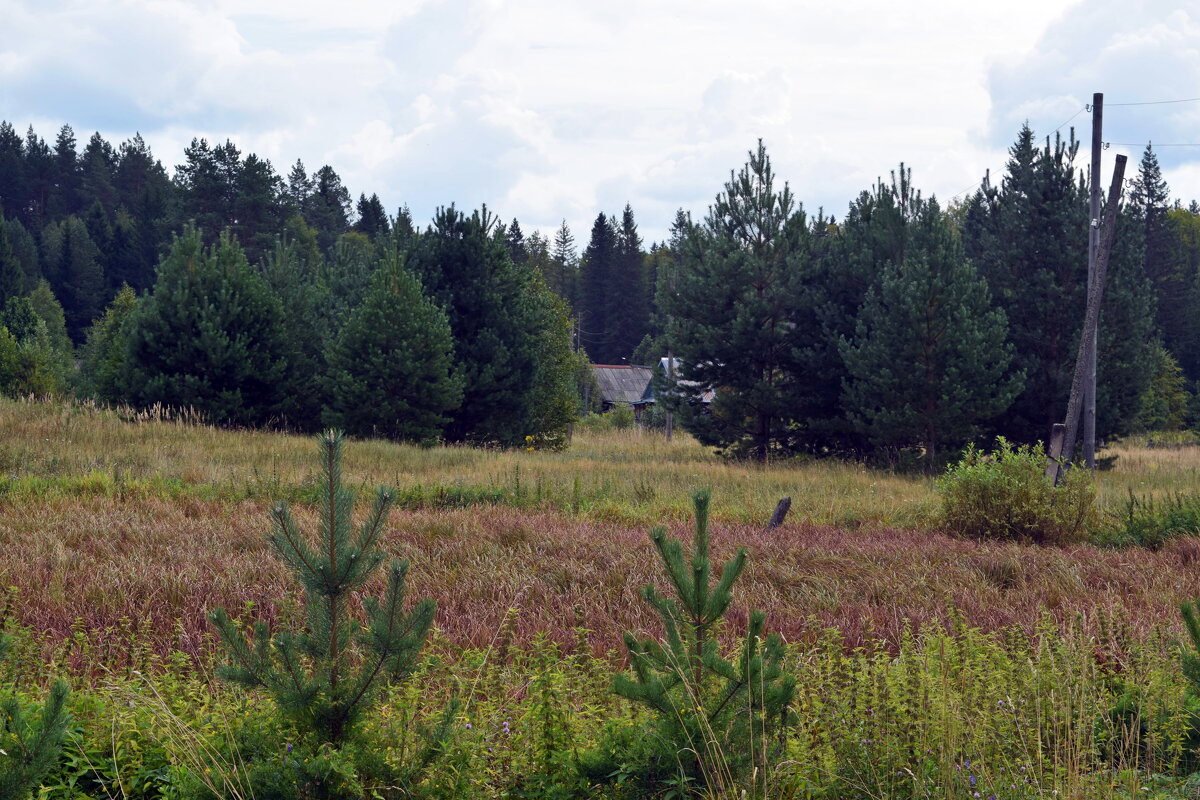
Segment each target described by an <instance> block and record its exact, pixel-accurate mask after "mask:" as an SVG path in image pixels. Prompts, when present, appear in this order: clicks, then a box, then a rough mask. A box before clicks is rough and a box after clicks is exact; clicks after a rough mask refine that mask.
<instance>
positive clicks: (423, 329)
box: [325, 255, 463, 444]
mask: <svg viewBox="0 0 1200 800" xmlns="http://www.w3.org/2000/svg"><path fill="white" fill-rule="evenodd" d="M453 368H454V340H453V339H452V338H451V335H450V323H449V321H448V320H447V319H446V314H445V312H443V311H442V310H441V309H440V308H438V307H437V306H436V305H434V304H433V303H432V302H430V301H429V300H428V299H426V298H425V297H424V296H423V295H422V293H421V284H420V282H419V281H418V280H417V279H416V278H415V277H414V276H413V275H412V274H411V273H410V272H408V271H407V270H406V269H404V267H403V265H402V264H401V261H400V258H399V257H398V256H396V255H391V256H389V259H388V261H386V262H385V263H384V264H383V265H382V266H381V267H380V268H379V269H378V270H377V271H376V272H375V274H374V276H373V277H372V280H371V287H370V290H369V291H368V292H367V295H366V297H365V298H364V299H363V302H362V304H361V305H360V306H358V307H357V308H356V309H354V311H353V312H352V313H351V314H350V317H349V319H348V320H347V321H346V324H345V327H344V328H343V330H342V333H341V335H340V336H339V337H338V339H337V341H336V342H335V343H334V344H333V347H332V349H331V351H330V354H329V372H328V377H327V378H326V380H325V394H326V396H328V398H329V400H328V407H327V410H326V414H325V421H326V423H327V424H330V425H334V426H338V427H344V428H345V429H346V431H347V432H349V433H352V434H357V435H363V436H372V435H374V436H384V437H387V438H389V439H397V440H400V441H410V442H417V443H420V444H434V443H435V442H437V440H438V439H439V438H440V437H441V434H442V430H443V429H444V428H445V426H446V423H448V422H449V421H450V415H451V414H452V413H453V412H454V411H455V410H456V409H457V408H458V405H459V402H460V401H461V399H462V395H463V386H462V379H461V378H460V377H459V376H458V375H456V374H454V372H453Z"/></svg>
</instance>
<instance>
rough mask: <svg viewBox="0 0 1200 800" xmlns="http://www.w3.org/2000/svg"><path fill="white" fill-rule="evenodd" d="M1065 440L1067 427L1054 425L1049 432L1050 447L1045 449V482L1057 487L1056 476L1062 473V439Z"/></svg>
mask: <svg viewBox="0 0 1200 800" xmlns="http://www.w3.org/2000/svg"><path fill="white" fill-rule="evenodd" d="M1065 438H1067V426H1066V425H1064V424H1062V423H1061V422H1056V423H1054V427H1053V429H1052V430H1051V432H1050V446H1049V447H1047V448H1046V480H1048V481H1049V482H1050V483H1053V484H1054V485H1056V486H1057V485H1058V474H1059V472H1061V471H1062V452H1063V439H1065Z"/></svg>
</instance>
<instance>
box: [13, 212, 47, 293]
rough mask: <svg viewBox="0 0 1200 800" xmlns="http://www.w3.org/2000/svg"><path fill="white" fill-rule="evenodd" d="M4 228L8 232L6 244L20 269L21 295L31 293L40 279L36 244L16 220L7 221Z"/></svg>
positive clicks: (40, 271) (40, 270)
mask: <svg viewBox="0 0 1200 800" xmlns="http://www.w3.org/2000/svg"><path fill="white" fill-rule="evenodd" d="M5 227H6V228H7V231H8V244H9V247H10V248H11V249H12V254H13V258H15V259H16V260H17V264H19V265H20V267H21V280H22V282H21V293H22V294H24V293H26V292H31V291H33V287H35V286H37V284H38V281H40V280H41V279H42V267H41V264H40V263H39V261H38V248H37V242H36V241H34V238H33V236H31V235H30V234H29V231H27V230H26V229H25V226H24V225H22V224H21V221H20V220H18V219H10V220H8V221H7V223H5Z"/></svg>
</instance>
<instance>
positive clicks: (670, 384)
mask: <svg viewBox="0 0 1200 800" xmlns="http://www.w3.org/2000/svg"><path fill="white" fill-rule="evenodd" d="M667 390H668V391H670V392H671V394H672V395H674V393H675V359H674V358H672V357H671V346H670V345H667ZM663 400H664V401H665V400H666V398H665V397H664V398H663ZM663 405H665V406H666V407H667V441H668V442H669V441H671V437H672V436H673V435H674V434H675V415H674V414H673V413H671V404H670V403H667V402H664V403H663Z"/></svg>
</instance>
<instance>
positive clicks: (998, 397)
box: [839, 166, 1021, 471]
mask: <svg viewBox="0 0 1200 800" xmlns="http://www.w3.org/2000/svg"><path fill="white" fill-rule="evenodd" d="M901 182H903V183H904V184H907V183H908V176H907V175H906V173H905V170H904V167H903V166H901ZM885 191H889V192H890V193H891V194H892V195H893V197H897V196H898V195H900V193H901V191H902V190H901V187H900V185H899V183H898V182H897V181H896V179H895V176H894V175H893V184H892V187H891V188H890V189H889V190H885ZM900 219H901V223H902V226H901V229H900V230H899V231H894V232H890V233H893V234H894V235H895V236H896V237H897V239H896V244H897V245H900V246H899V247H898V248H897V250H898V251H899V252H898V253H895V254H893V255H892V256H891V257H889V258H888V260H886V261H885V262H884V263H883V264H882V265H881V270H880V273H879V276H878V278H877V279H876V281H875V283H874V285H873V286H872V287H871V288H870V289H868V291H867V294H866V298H865V302H864V303H863V305H862V307H861V309H860V310H859V313H858V318H857V324H856V330H855V335H854V337H853V339H849V340H848V339H842V340H841V344H840V348H839V349H840V352H841V355H842V358H843V361H844V362H845V364H846V369H847V373H848V379H847V381H846V383H845V388H844V392H843V398H844V399H843V402H844V404H845V407H846V410H847V413H848V414H849V417H850V419H851V420H852V421H853V422H854V424H855V425H856V426H857V427H858V428H859V430H860V431H861V432H862V433H863V434H864V435H865V436H866V437H867V438H868V439H869V441H870V442H871V444H872V445H873V446H875V447H879V448H886V449H888V450H890V451H891V452H892V453H895V452H896V451H897V450H898V449H902V448H906V447H913V446H920V447H921V448H922V449H923V451H924V458H925V463H926V466H927V468H928V469H930V470H931V471H932V470H933V469H934V468H935V467H936V465H937V464H938V458H939V455H940V453H941V450H942V448H943V447H944V446H947V445H949V446H955V445H961V444H965V443H966V442H967V441H969V440H970V439H971V438H972V437H973V436H974V435H976V434H977V433H978V432H979V427H978V425H979V423H981V422H985V421H987V420H989V419H991V418H993V417H995V416H997V415H999V414H1001V413H1003V412H1004V411H1005V410H1006V409H1007V408H1008V404H1009V403H1011V402H1012V399H1013V397H1014V396H1015V395H1016V393H1017V392H1018V391H1019V390H1020V387H1021V376H1020V375H1013V374H1012V373H1011V372H1010V371H1009V369H1008V366H1009V363H1010V362H1011V360H1012V347H1011V346H1010V345H1009V344H1008V343H1007V341H1006V336H1007V327H1008V326H1007V322H1006V320H1005V317H1004V312H1003V311H1001V310H999V309H996V308H994V307H993V306H992V303H991V299H990V297H989V294H988V289H987V284H986V282H985V281H984V280H983V279H982V278H981V277H980V276H979V274H978V273H977V272H976V271H975V268H974V267H973V266H972V265H971V264H970V262H968V261H967V260H966V259H965V257H964V256H963V252H962V246H961V244H960V242H959V241H958V237H957V236H956V235H955V233H954V231H953V230H952V229H951V227H950V225H949V222H948V220H947V219H946V218H945V216H944V215H943V214H942V211H941V209H940V208H939V207H938V205H937V202H936V201H934V200H924V199H923V198H921V197H920V195H919V194H916V195H915V196H913V197H912V198H911V199H910V200H909V201H908V202H906V203H905V204H904V212H903V215H902V216H901V218H900ZM866 224H869V223H866Z"/></svg>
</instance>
